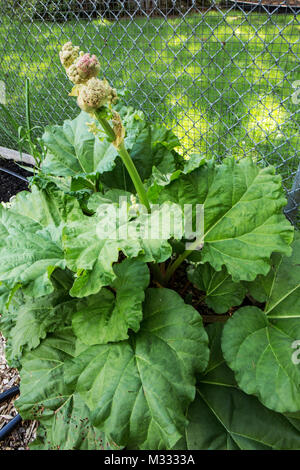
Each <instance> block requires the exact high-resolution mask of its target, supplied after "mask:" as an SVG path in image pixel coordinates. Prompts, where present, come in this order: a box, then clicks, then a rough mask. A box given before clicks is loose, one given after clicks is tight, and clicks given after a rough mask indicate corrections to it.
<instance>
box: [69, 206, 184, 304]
mask: <svg viewBox="0 0 300 470" xmlns="http://www.w3.org/2000/svg"><path fill="white" fill-rule="evenodd" d="M102 202H103V201H102ZM94 203H95V201H94ZM94 203H93V207H94ZM101 207H103V208H104V209H103V210H101V214H100V213H99V210H100V209H101ZM111 207H112V204H108V205H107V204H100V205H99V207H98V211H97V213H96V214H95V215H94V216H92V217H87V216H85V215H83V214H82V215H80V217H78V219H76V220H75V219H74V221H72V222H69V223H68V224H67V226H66V227H65V228H64V231H63V244H64V248H65V257H66V262H67V266H68V268H69V269H71V270H72V271H74V272H76V273H77V278H76V280H75V282H74V285H73V287H72V290H71V295H73V296H76V297H84V296H88V295H91V294H96V293H97V292H99V290H100V289H101V287H104V286H108V285H110V284H111V283H112V282H113V280H114V279H115V277H116V273H115V272H114V270H113V267H112V264H113V263H115V262H116V261H118V258H119V252H120V251H122V252H123V253H124V254H125V255H126V256H127V257H128V258H136V257H138V256H139V258H140V259H141V260H142V261H144V262H152V261H155V262H163V261H165V260H166V259H168V258H169V257H170V256H171V254H172V248H171V245H170V244H169V242H168V239H169V238H171V236H173V235H174V234H175V233H176V231H177V230H178V227H177V225H176V224H174V225H171V226H169V225H168V224H167V223H166V220H164V214H165V213H169V212H170V205H169V204H165V205H162V206H161V207H160V208H159V209H158V210H157V211H153V212H152V213H151V214H141V215H139V216H137V217H135V218H132V219H131V220H130V221H128V222H127V219H128V220H129V217H128V214H127V210H125V220H124V219H123V220H122V218H121V219H119V218H118V217H117V215H118V213H117V212H116V213H115V214H116V217H115V216H114V215H112V213H111V210H110V209H111ZM99 208H100V209H99ZM117 210H118V208H117V207H116V211H117ZM180 221H181V219H180ZM160 222H162V226H163V228H165V229H166V230H163V229H162V228H161V224H160ZM164 222H165V224H166V225H165V227H164ZM148 228H149V229H150V230H149V231H148V233H146V232H147V229H148ZM123 229H125V230H123ZM162 233H163V237H164V238H160V237H161V234H162Z"/></svg>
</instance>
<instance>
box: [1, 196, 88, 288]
mask: <svg viewBox="0 0 300 470" xmlns="http://www.w3.org/2000/svg"><path fill="white" fill-rule="evenodd" d="M80 214H81V210H80V207H79V204H78V202H77V200H76V199H75V198H73V197H71V196H68V195H65V194H64V193H63V192H61V191H58V190H56V189H55V188H53V187H52V188H51V187H48V188H47V189H45V190H38V189H37V188H36V187H33V188H32V192H27V191H24V192H21V193H19V194H18V195H17V197H16V199H15V200H14V202H13V204H12V207H11V208H10V209H5V208H3V207H2V206H1V207H0V256H1V260H2V261H1V266H0V281H4V282H5V283H6V284H7V285H8V286H9V287H13V286H14V285H16V284H18V283H21V284H22V285H23V287H24V288H25V289H26V292H27V293H28V294H29V295H32V296H34V297H39V296H43V295H46V294H48V293H50V292H52V290H53V286H52V283H51V280H50V277H51V274H52V272H53V271H54V270H55V269H56V268H58V267H59V268H62V269H63V268H64V267H65V260H64V255H63V250H62V241H61V235H62V226H63V224H64V223H65V221H66V219H67V217H70V219H71V220H72V217H75V215H76V216H77V217H78V216H79V215H80Z"/></svg>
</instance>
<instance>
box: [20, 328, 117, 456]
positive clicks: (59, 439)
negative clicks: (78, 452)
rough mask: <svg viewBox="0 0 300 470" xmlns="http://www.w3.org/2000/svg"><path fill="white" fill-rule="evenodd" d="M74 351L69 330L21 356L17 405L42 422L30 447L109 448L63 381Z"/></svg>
mask: <svg viewBox="0 0 300 470" xmlns="http://www.w3.org/2000/svg"><path fill="white" fill-rule="evenodd" d="M74 352H75V337H74V336H73V335H72V333H71V331H70V330H69V329H64V330H62V331H61V332H60V333H59V334H56V335H53V336H50V337H48V338H47V339H45V340H44V341H43V342H42V343H41V344H40V346H39V347H38V348H37V349H35V350H34V351H31V352H28V353H26V354H25V356H24V357H23V359H22V365H23V367H22V370H21V386H20V391H21V396H20V398H19V399H18V400H17V401H16V405H17V407H18V410H19V412H20V414H21V416H22V417H23V418H24V419H38V420H39V421H40V422H41V430H42V432H40V438H39V439H38V440H37V442H35V443H34V444H33V445H32V448H33V449H43V450H46V449H47V450H51V449H56V450H75V449H83V450H84V449H94V450H102V449H110V448H111V447H110V446H109V444H108V442H107V440H106V439H105V436H104V434H103V433H102V432H101V431H99V430H97V429H96V428H94V427H93V426H92V424H91V422H90V412H89V409H88V408H87V406H86V405H85V403H84V401H83V400H82V399H81V398H80V396H79V395H78V394H75V393H74V390H73V388H72V387H71V386H70V385H68V384H66V383H65V381H64V369H65V364H68V361H69V360H70V359H71V358H72V357H73V354H74Z"/></svg>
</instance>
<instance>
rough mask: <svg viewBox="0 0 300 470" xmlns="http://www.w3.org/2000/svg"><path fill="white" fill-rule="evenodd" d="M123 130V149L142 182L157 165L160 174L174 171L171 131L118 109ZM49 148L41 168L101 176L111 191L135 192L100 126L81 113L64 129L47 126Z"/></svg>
mask: <svg viewBox="0 0 300 470" xmlns="http://www.w3.org/2000/svg"><path fill="white" fill-rule="evenodd" d="M119 112H120V114H121V116H122V120H123V124H124V127H125V128H126V137H125V146H126V148H127V150H128V151H129V153H130V155H131V158H132V159H133V161H134V163H135V165H136V167H137V170H138V172H139V174H140V176H141V178H142V179H143V180H144V179H146V178H148V177H149V176H150V175H151V172H152V167H153V166H156V167H158V169H159V170H160V171H161V172H163V173H168V172H170V171H173V170H175V156H174V151H173V148H174V147H176V146H178V145H179V142H178V139H177V137H176V136H175V135H174V134H173V132H172V131H170V130H168V129H166V128H165V127H164V126H162V125H160V124H159V125H158V124H150V123H147V122H146V121H145V118H144V116H143V114H142V113H141V112H138V111H135V110H133V109H132V108H126V107H123V108H121V109H120V110H119ZM87 123H89V124H91V123H94V124H96V125H97V127H98V129H100V132H99V133H98V134H97V135H96V136H95V135H94V134H93V133H91V132H89V127H88V126H87ZM43 141H44V143H45V145H46V147H47V149H48V152H47V156H46V159H45V160H44V162H43V165H42V169H43V171H44V172H45V173H47V174H51V175H54V176H64V177H78V176H80V175H84V174H90V175H91V174H94V173H100V174H102V176H101V180H102V181H103V182H104V184H106V185H107V186H108V187H110V188H122V189H127V190H130V191H135V188H134V186H133V184H132V181H131V179H130V177H129V175H128V174H127V170H126V169H125V167H124V165H123V163H122V161H121V159H120V158H117V159H116V157H117V156H118V152H117V150H116V148H115V147H114V145H113V144H112V143H111V142H109V141H108V139H107V137H106V135H105V134H104V133H103V132H101V126H100V124H99V123H97V121H95V120H94V119H93V118H91V117H90V116H89V115H88V114H87V113H85V112H81V113H80V114H79V116H77V117H76V118H75V119H73V120H72V121H71V120H67V121H65V122H64V124H63V126H58V125H54V126H48V127H46V131H45V133H44V135H43Z"/></svg>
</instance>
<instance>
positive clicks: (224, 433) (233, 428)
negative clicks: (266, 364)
mask: <svg viewBox="0 0 300 470" xmlns="http://www.w3.org/2000/svg"><path fill="white" fill-rule="evenodd" d="M207 331H208V334H209V337H210V347H211V358H210V362H209V365H208V368H207V370H206V371H205V373H204V374H201V376H200V379H199V383H198V385H197V393H196V399H195V401H194V402H193V403H192V405H191V406H190V408H189V413H188V419H189V426H188V428H187V431H186V443H187V448H188V449H190V450H197V449H199V450H299V449H300V432H299V428H298V427H297V426H296V425H295V424H294V422H293V421H295V420H292V419H288V418H287V417H285V416H283V415H281V414H279V413H276V412H274V411H271V410H269V409H268V408H266V407H264V406H263V405H262V404H261V403H260V402H259V400H258V399H257V398H256V397H253V396H249V395H246V394H245V393H244V392H242V391H241V390H240V389H239V388H238V387H237V385H236V382H235V380H234V377H233V375H232V371H231V370H230V369H229V368H228V367H227V365H226V364H225V361H224V359H223V357H222V352H221V348H220V334H221V331H222V326H221V325H217V324H214V325H211V326H209V327H208V329H207Z"/></svg>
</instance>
